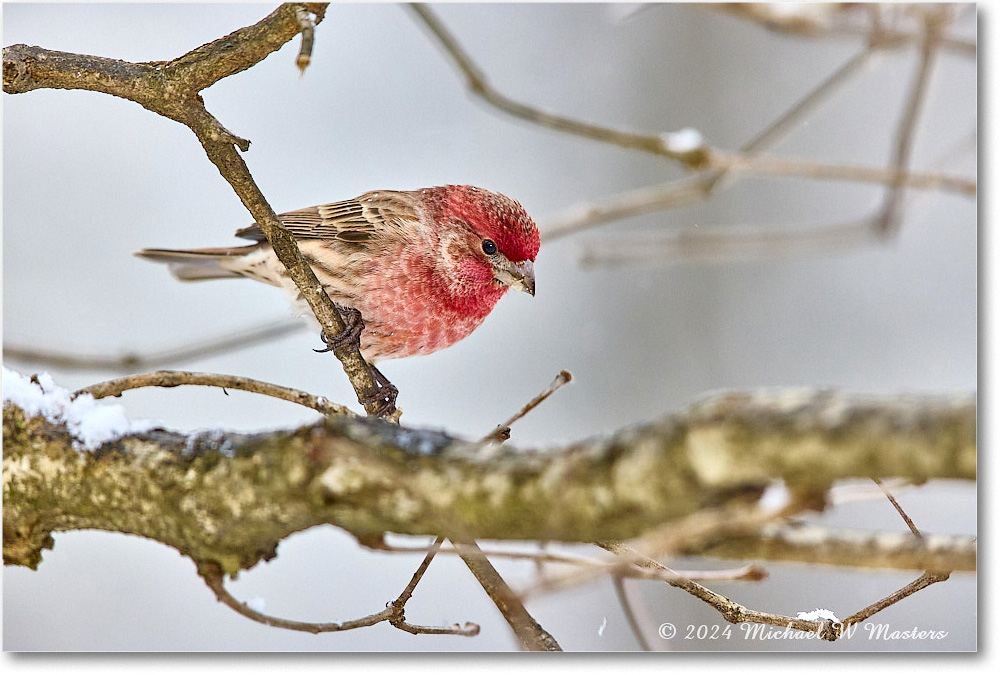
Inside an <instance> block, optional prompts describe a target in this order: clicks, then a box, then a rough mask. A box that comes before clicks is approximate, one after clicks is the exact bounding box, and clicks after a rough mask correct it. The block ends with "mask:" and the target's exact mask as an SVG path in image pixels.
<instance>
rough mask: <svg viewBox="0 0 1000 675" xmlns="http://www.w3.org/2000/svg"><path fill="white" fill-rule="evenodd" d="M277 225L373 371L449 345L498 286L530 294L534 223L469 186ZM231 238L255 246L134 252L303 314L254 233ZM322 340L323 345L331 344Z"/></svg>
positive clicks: (293, 217) (310, 214)
mask: <svg viewBox="0 0 1000 675" xmlns="http://www.w3.org/2000/svg"><path fill="white" fill-rule="evenodd" d="M278 218H279V219H280V220H281V222H282V224H283V225H284V226H285V228H287V229H288V230H289V231H290V232H291V233H292V234H293V235H294V236H295V238H296V239H297V240H298V244H299V248H300V250H301V251H302V255H303V256H304V257H305V259H306V262H308V263H309V264H310V265H311V266H312V268H313V271H314V272H315V273H316V276H317V278H318V279H319V281H320V283H322V284H323V288H324V289H325V290H326V292H327V293H328V294H329V296H330V299H332V300H333V301H334V302H335V303H336V304H337V305H339V306H340V307H341V309H342V310H346V313H347V314H348V316H347V317H345V320H347V321H348V324H349V328H350V325H351V323H352V321H351V320H350V319H353V318H354V317H352V316H350V315H351V314H354V315H355V316H356V313H357V312H360V315H361V318H362V319H363V329H362V330H361V332H360V341H361V354H362V356H364V357H365V359H366V360H367V361H368V362H369V363H372V364H374V363H375V362H377V361H380V360H383V359H394V358H401V357H404V356H414V355H417V354H430V353H432V352H436V351H437V350H439V349H443V348H445V347H448V346H450V345H452V344H454V343H456V342H458V341H459V340H461V339H462V338H464V337H465V336H467V335H468V334H469V333H471V332H472V331H473V330H475V328H476V327H477V326H479V324H481V323H482V322H483V320H484V319H485V318H486V315H487V314H489V313H490V311H491V310H492V309H493V307H494V306H495V305H496V303H497V301H498V300H499V299H500V298H501V296H503V294H504V293H506V292H507V289H508V288H513V289H516V290H520V291H525V292H527V293H530V294H531V295H534V294H535V270H534V260H535V256H537V255H538V247H539V236H538V228H537V227H536V226H535V223H534V221H533V220H532V219H531V217H530V216H528V214H527V213H526V212H525V210H524V208H523V207H522V206H521V205H520V204H519V203H517V202H516V201H514V200H513V199H510V198H509V197H506V196H504V195H502V194H500V193H497V192H490V191H489V190H483V189H482V188H476V187H471V186H468V185H446V186H443V187H433V188H425V189H423V190H414V191H409V192H397V191H392V190H379V191H375V192H366V193H365V194H363V195H361V196H359V197H357V198H355V199H348V200H346V201H342V202H335V203H332V204H323V205H320V206H311V207H309V208H305V209H299V210H297V211H290V212H289V213H283V214H280V215H279V216H278ZM236 235H237V236H238V237H242V238H244V239H250V240H252V241H254V242H255V243H253V244H250V245H249V246H237V247H232V248H203V249H189V250H180V251H175V250H168V249H144V250H142V251H139V252H138V253H137V254H136V255H139V256H141V257H144V258H148V259H150V260H156V261H159V262H165V263H168V264H169V265H170V270H171V272H173V274H174V276H175V277H177V278H178V279H181V280H183V281H195V280H202V279H223V278H237V277H247V278H250V279H254V280H256V281H262V282H264V283H267V284H271V285H272V286H278V287H280V288H283V289H285V290H286V291H287V292H288V293H289V294H290V295H291V296H292V298H293V300H294V301H295V302H296V304H297V305H298V306H299V307H300V309H301V310H302V312H303V314H305V315H306V316H309V317H311V316H312V313H311V312H310V311H309V309H308V306H307V305H306V304H305V302H304V301H303V300H302V298H301V296H300V295H299V292H298V289H297V288H296V287H295V284H294V283H293V282H292V281H291V279H290V278H289V276H288V273H287V271H286V270H285V268H284V266H283V265H282V264H281V263H280V262H279V261H278V258H277V256H275V255H274V252H273V251H272V250H271V246H270V245H269V244H268V243H267V240H266V238H265V237H264V234H263V232H262V231H261V229H260V227H259V226H257V225H256V224H254V225H251V226H250V227H247V228H244V229H242V230H239V231H237V233H236ZM355 310H356V312H355ZM338 338H339V336H338ZM324 340H326V341H327V343H328V344H329V345H331V348H332V346H339V344H342V343H337V342H335V340H329V339H327V338H326V337H325V336H324ZM374 372H375V373H378V371H377V370H375V371H374ZM378 375H379V378H380V379H381V380H383V381H384V380H385V378H384V377H381V374H380V373H378ZM385 383H386V384H388V382H387V381H385ZM389 386H391V385H389Z"/></svg>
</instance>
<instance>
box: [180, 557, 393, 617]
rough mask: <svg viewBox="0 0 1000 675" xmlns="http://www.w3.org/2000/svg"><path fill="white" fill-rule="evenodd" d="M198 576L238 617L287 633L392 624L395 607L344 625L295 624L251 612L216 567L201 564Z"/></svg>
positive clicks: (261, 613)
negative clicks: (238, 598)
mask: <svg viewBox="0 0 1000 675" xmlns="http://www.w3.org/2000/svg"><path fill="white" fill-rule="evenodd" d="M198 573H199V574H200V575H201V578H202V579H204V580H205V584H206V585H207V586H208V587H209V588H210V589H212V592H213V593H215V597H216V599H218V601H219V602H221V603H222V604H224V605H226V606H227V607H229V608H230V609H232V610H233V611H235V612H236V613H237V614H240V615H242V616H245V617H246V618H248V619H250V620H251V621H256V622H258V623H262V624H264V625H265V626H274V627H276V628H285V629H287V630H296V631H302V632H305V633H313V634H317V633H334V632H339V631H345V630H354V629H355V628H364V627H366V626H374V625H375V624H378V623H382V622H383V621H389V620H390V619H391V618H392V617H393V615H394V613H395V611H396V610H395V609H394V608H392V607H387V608H385V609H383V610H382V611H381V612H376V613H375V614H369V615H368V616H364V617H361V618H360V619H354V620H352V621H344V622H342V623H335V622H323V623H314V622H310V621H293V620H290V619H281V618H278V617H275V616H270V615H268V614H264V613H263V612H258V611H257V610H254V609H251V608H250V607H248V606H247V605H246V604H244V603H242V602H240V601H239V600H237V599H236V598H234V597H233V596H232V595H231V594H230V593H229V591H228V590H226V586H225V583H224V577H225V575H224V574H223V573H222V570H221V569H220V568H219V567H218V566H217V565H214V564H212V565H208V564H202V565H199V566H198Z"/></svg>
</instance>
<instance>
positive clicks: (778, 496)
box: [757, 480, 792, 513]
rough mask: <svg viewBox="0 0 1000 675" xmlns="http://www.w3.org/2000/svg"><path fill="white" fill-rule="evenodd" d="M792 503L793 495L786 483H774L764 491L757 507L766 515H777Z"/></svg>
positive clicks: (779, 481)
mask: <svg viewBox="0 0 1000 675" xmlns="http://www.w3.org/2000/svg"><path fill="white" fill-rule="evenodd" d="M791 503H792V493H791V492H789V491H788V486H787V485H785V481H783V480H778V481H774V482H773V483H771V484H770V485H768V486H767V487H766V488H765V489H764V494H762V495H761V496H760V499H759V500H758V501H757V507H758V508H760V509H761V510H762V511H764V512H765V513H777V512H778V511H781V510H782V509H783V508H785V507H786V506H788V505H789V504H791Z"/></svg>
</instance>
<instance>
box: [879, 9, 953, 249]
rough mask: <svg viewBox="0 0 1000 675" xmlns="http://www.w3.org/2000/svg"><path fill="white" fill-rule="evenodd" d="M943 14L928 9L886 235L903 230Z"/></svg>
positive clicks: (884, 216) (896, 158)
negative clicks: (910, 171)
mask: <svg viewBox="0 0 1000 675" xmlns="http://www.w3.org/2000/svg"><path fill="white" fill-rule="evenodd" d="M943 21H944V17H943V15H941V14H939V13H938V12H935V11H931V12H928V13H927V14H926V16H925V20H924V38H923V40H922V41H921V47H920V59H919V61H918V63H917V72H916V74H915V75H914V77H913V82H912V83H911V84H910V90H909V93H908V95H907V98H906V101H904V103H903V112H902V118H901V119H900V122H899V128H898V130H897V131H896V142H895V149H894V150H893V157H892V167H893V169H894V170H895V172H896V178H895V179H894V180H893V181H892V183H891V184H890V188H889V192H888V193H887V194H886V198H885V203H884V204H883V205H882V211H881V214H880V216H879V219H878V221H877V222H878V231H879V234H881V235H882V236H883V237H885V236H888V235H891V234H894V233H895V232H896V231H897V230H898V229H899V224H900V221H901V219H902V201H903V196H904V191H903V188H904V187H905V184H906V181H905V179H904V178H903V176H905V174H906V171H907V170H908V168H909V166H910V156H911V155H912V153H913V138H914V135H915V133H916V130H917V121H918V120H919V119H920V113H921V112H922V110H923V106H924V101H925V100H926V98H927V88H928V84H929V83H930V78H931V71H932V68H933V65H934V57H935V56H937V52H938V43H939V42H940V36H941V30H942V28H943V25H942V24H943Z"/></svg>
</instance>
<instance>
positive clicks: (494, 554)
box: [375, 543, 767, 581]
mask: <svg viewBox="0 0 1000 675" xmlns="http://www.w3.org/2000/svg"><path fill="white" fill-rule="evenodd" d="M375 550H378V551H381V552H383V553H403V554H408V555H412V554H414V553H427V552H429V551H430V550H431V549H430V548H429V547H424V546H395V545H393V544H385V543H383V544H380V545H379V546H378V547H377V548H376V549H375ZM437 552H438V554H441V555H461V553H462V551H461V549H459V548H448V547H443V548H440V549H439V550H438V551H437ZM482 553H483V555H485V556H487V557H488V558H502V559H506V560H531V561H534V562H536V563H555V564H559V565H578V566H582V567H594V568H600V569H602V570H605V571H609V572H610V571H613V572H615V573H616V574H619V575H620V576H623V577H627V578H635V579H659V578H661V577H662V576H663V575H661V574H660V573H659V572H656V571H652V570H635V569H622V568H621V564H620V563H619V562H616V561H613V560H612V561H607V560H595V559H592V558H580V557H575V556H568V555H560V554H558V553H546V552H538V553H530V552H523V551H497V550H489V551H482ZM667 574H668V575H669V576H675V575H680V576H682V577H685V578H686V579H695V580H698V581H760V580H761V579H763V578H765V577H766V576H767V574H766V573H765V572H764V571H763V569H762V568H761V567H759V566H758V565H744V566H742V567H738V568H735V569H727V570H671V571H670V572H669V573H667Z"/></svg>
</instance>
